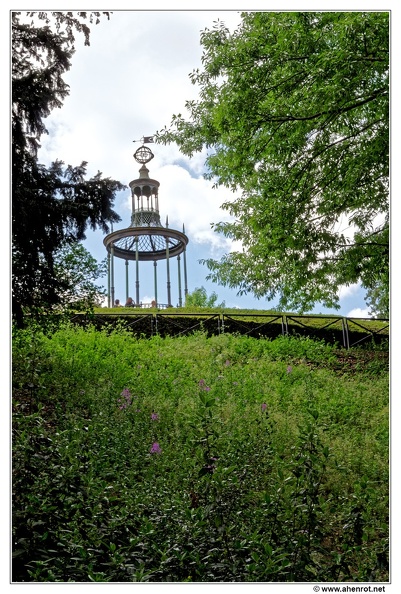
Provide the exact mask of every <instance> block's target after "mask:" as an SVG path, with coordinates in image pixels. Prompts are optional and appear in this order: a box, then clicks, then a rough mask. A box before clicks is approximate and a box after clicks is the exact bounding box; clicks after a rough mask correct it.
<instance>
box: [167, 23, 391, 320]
mask: <svg viewBox="0 0 401 594" xmlns="http://www.w3.org/2000/svg"><path fill="white" fill-rule="evenodd" d="M388 38H389V15H388V13H387V12H298V13H297V12H285V13H279V12H249V13H243V14H242V22H241V24H240V25H239V27H238V28H237V29H236V30H235V31H234V32H232V33H231V32H230V31H229V29H228V28H227V27H226V26H225V25H224V23H223V22H220V21H218V22H216V23H214V26H213V28H212V29H211V30H208V29H206V30H205V31H203V32H202V34H201V44H202V46H203V56H202V63H203V68H202V69H197V70H195V71H194V72H193V73H192V74H191V75H190V78H191V80H192V82H193V84H196V85H198V86H199V98H198V100H192V101H187V102H186V108H187V110H188V116H187V118H186V117H184V116H183V115H181V114H179V115H174V116H173V118H172V123H171V126H170V127H169V128H167V127H166V128H164V129H163V130H161V131H159V132H158V133H157V139H158V141H159V142H162V143H170V142H176V143H177V144H178V146H179V148H180V149H181V151H182V152H183V153H184V154H186V155H188V156H192V155H193V153H195V152H199V151H202V150H203V149H205V148H206V149H207V153H208V155H207V159H206V166H207V174H206V176H207V177H208V178H209V179H213V180H215V185H216V186H218V185H224V186H226V187H228V188H230V189H232V191H233V192H236V193H238V192H240V195H239V196H238V197H236V198H235V199H234V200H233V201H231V202H226V203H225V204H224V205H223V208H224V209H226V210H227V211H229V212H230V214H231V215H232V217H233V220H232V221H231V222H224V223H217V224H216V223H215V224H214V228H215V230H216V231H217V232H222V233H223V234H224V235H225V236H227V237H229V238H232V239H233V240H237V241H240V242H241V243H242V246H243V250H242V251H237V252H233V253H230V254H227V255H225V256H224V257H223V258H222V259H221V260H220V261H216V260H213V259H209V260H206V264H207V266H208V267H209V269H210V273H209V276H208V278H209V279H212V280H213V281H215V282H219V283H220V284H223V285H228V286H230V287H235V288H238V289H239V293H240V294H241V293H247V292H252V293H253V294H254V295H255V296H256V297H266V298H267V299H269V300H271V299H273V298H274V297H275V296H276V295H279V296H280V302H279V307H280V308H285V307H290V308H294V309H296V310H301V311H302V310H304V311H307V310H308V309H310V308H311V307H312V306H313V304H314V303H316V302H322V303H323V304H324V305H325V306H327V307H339V305H338V289H339V286H340V285H344V284H345V285H348V284H351V283H358V282H360V283H362V284H363V285H364V286H365V287H366V288H371V287H377V286H378V285H379V287H380V290H381V291H382V293H384V294H385V293H387V292H388V259H389V249H388V240H389V230H388V227H389V224H388V223H389V220H388V174H389V159H388V145H389V121H388V119H389V118H388V96H389V83H388V77H389V64H388V58H389V45H388V43H389V42H388Z"/></svg>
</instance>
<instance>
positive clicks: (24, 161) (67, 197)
mask: <svg viewBox="0 0 401 594" xmlns="http://www.w3.org/2000/svg"><path fill="white" fill-rule="evenodd" d="M104 15H105V16H107V17H109V15H108V13H104ZM100 16H101V14H100V13H96V12H92V13H86V12H35V13H25V14H24V15H22V13H20V12H13V13H12V276H13V282H12V302H13V315H14V317H15V319H16V320H17V323H18V324H19V325H21V324H22V321H23V313H24V311H28V310H31V311H33V310H35V309H37V308H41V307H46V308H51V307H52V306H54V305H57V304H58V303H59V301H60V295H61V294H62V291H63V283H62V281H61V280H60V278H57V275H56V274H55V270H54V255H55V253H56V252H57V250H58V249H60V248H61V247H62V246H63V245H65V244H66V243H69V242H72V243H73V242H76V241H79V240H82V239H85V231H86V229H87V228H88V226H89V227H90V228H91V229H96V228H101V229H102V230H104V231H105V232H108V231H109V227H108V224H109V223H112V222H117V221H119V220H120V217H119V216H118V215H117V213H116V212H115V211H114V210H113V203H114V199H115V194H116V192H118V191H119V190H122V189H123V188H124V186H123V185H122V184H121V183H120V182H118V181H116V180H112V179H110V178H103V177H102V173H100V172H98V173H97V175H95V176H94V177H92V178H90V179H86V166H87V163H86V162H82V163H81V164H79V165H77V166H71V165H67V166H66V165H65V164H64V163H63V162H62V161H56V162H54V163H52V164H51V165H50V166H49V167H46V166H44V165H43V164H40V163H39V162H38V156H37V154H38V149H39V147H40V144H39V143H40V137H41V135H42V134H45V133H46V132H47V130H46V127H45V123H44V118H46V117H47V116H48V115H49V114H50V113H51V111H52V110H53V109H54V108H55V107H61V106H62V104H63V100H64V99H65V98H66V97H67V96H68V94H69V87H68V85H67V84H66V83H65V81H64V80H63V75H64V73H65V72H67V71H68V70H69V68H70V66H71V57H72V56H73V54H74V51H75V48H74V43H75V35H76V34H77V33H79V34H83V35H84V39H85V45H89V33H90V30H89V27H88V25H87V24H86V22H89V23H94V22H95V23H96V24H97V23H98V22H99V17H100ZM26 17H29V18H28V19H27V18H26ZM29 19H31V20H30V21H29Z"/></svg>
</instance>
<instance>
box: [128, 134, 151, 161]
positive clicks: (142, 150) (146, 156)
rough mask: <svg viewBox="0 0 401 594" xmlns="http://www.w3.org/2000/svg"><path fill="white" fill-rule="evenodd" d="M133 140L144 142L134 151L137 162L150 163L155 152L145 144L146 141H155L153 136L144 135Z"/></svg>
mask: <svg viewBox="0 0 401 594" xmlns="http://www.w3.org/2000/svg"><path fill="white" fill-rule="evenodd" d="M133 142H143V145H142V146H140V147H139V149H137V150H136V151H135V153H134V159H135V161H137V163H142V165H144V164H145V163H149V161H151V160H152V159H153V157H154V154H153V153H152V151H151V150H150V148H148V147H147V146H144V144H145V143H150V142H154V140H153V136H143V137H142V138H140V139H139V140H133Z"/></svg>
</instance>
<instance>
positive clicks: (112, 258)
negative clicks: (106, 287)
mask: <svg viewBox="0 0 401 594" xmlns="http://www.w3.org/2000/svg"><path fill="white" fill-rule="evenodd" d="M111 303H112V305H111V306H112V307H114V245H112V246H111Z"/></svg>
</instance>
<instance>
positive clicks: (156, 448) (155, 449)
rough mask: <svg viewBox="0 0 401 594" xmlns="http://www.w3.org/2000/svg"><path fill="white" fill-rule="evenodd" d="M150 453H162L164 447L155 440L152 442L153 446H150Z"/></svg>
mask: <svg viewBox="0 0 401 594" xmlns="http://www.w3.org/2000/svg"><path fill="white" fill-rule="evenodd" d="M150 453H151V454H161V453H162V449H161V447H160V445H159V444H158V443H157V441H155V442H154V443H153V444H152V447H151V448H150Z"/></svg>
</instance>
